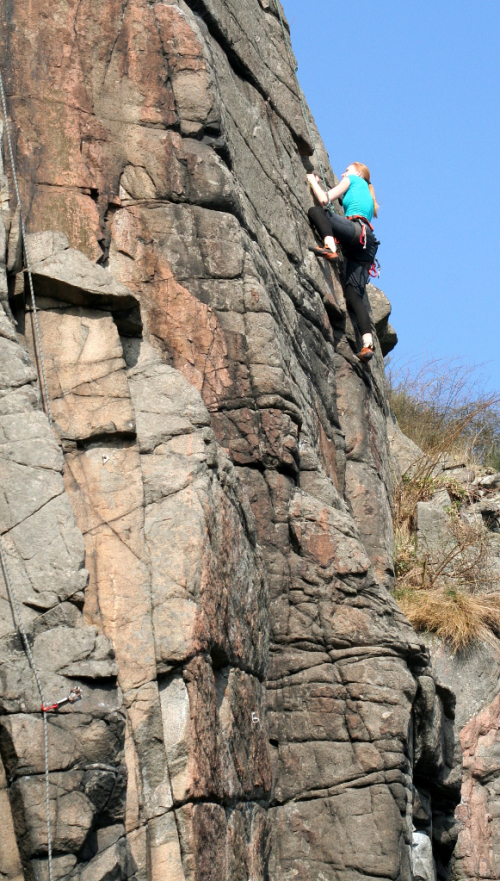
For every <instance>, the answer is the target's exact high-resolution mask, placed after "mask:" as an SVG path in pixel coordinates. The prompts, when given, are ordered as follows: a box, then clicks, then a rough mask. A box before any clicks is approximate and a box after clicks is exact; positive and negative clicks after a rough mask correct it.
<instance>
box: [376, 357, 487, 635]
mask: <svg viewBox="0 0 500 881" xmlns="http://www.w3.org/2000/svg"><path fill="white" fill-rule="evenodd" d="M442 368H443V365H442V363H441V362H437V361H433V362H432V363H431V364H428V365H424V367H423V368H422V370H421V371H419V372H418V374H416V375H415V374H411V373H410V370H409V369H408V368H406V369H405V370H404V371H402V370H398V371H394V370H389V372H388V393H389V400H390V403H391V407H392V409H393V412H394V414H395V416H396V418H397V420H398V423H399V425H400V428H401V430H402V431H403V432H404V433H405V434H406V435H407V436H408V437H409V438H410V439H411V440H413V441H414V443H416V444H417V445H418V446H419V447H420V449H421V450H422V455H421V457H420V458H419V459H417V460H416V461H415V462H413V464H412V465H411V467H409V468H408V469H407V470H406V472H405V473H404V474H403V475H402V477H401V478H400V479H399V480H397V481H396V486H395V490H394V498H393V516H394V532H395V558H394V568H395V576H396V579H395V588H394V595H395V598H396V600H397V602H398V604H399V605H400V607H401V609H402V611H403V612H404V614H405V615H406V617H407V618H408V619H409V620H410V622H411V623H412V624H413V626H414V627H415V629H416V630H420V631H428V632H432V633H436V634H437V635H438V636H439V637H440V638H441V639H443V640H444V641H445V642H446V643H448V645H450V647H451V648H452V649H453V650H454V651H459V650H461V649H464V648H467V647H468V646H470V645H471V644H472V643H474V642H476V641H496V638H497V637H500V592H499V591H498V590H496V583H497V578H498V574H497V573H496V572H495V566H494V563H495V557H498V556H499V555H500V545H499V538H498V537H497V536H495V535H494V534H493V533H492V532H491V531H490V529H489V528H488V526H489V525H490V524H488V523H487V522H485V521H484V519H483V518H482V516H481V514H480V513H478V512H477V511H476V508H475V502H476V500H477V487H475V486H474V485H473V484H472V483H471V482H470V480H469V479H467V480H466V482H465V483H464V482H461V481H460V480H458V479H457V478H456V477H453V476H452V473H453V468H454V467H455V468H456V467H458V466H459V465H461V466H463V468H464V469H465V473H467V472H468V473H469V474H470V473H471V471H472V469H474V470H476V471H478V470H479V471H482V472H483V473H484V472H485V471H486V470H487V469H491V468H492V467H493V468H494V469H496V470H500V411H499V407H498V400H499V399H498V398H497V397H496V396H487V395H485V394H483V393H481V391H480V390H479V389H478V386H477V383H476V381H475V379H474V371H472V370H471V369H470V368H468V367H463V366H462V365H459V364H458V365H457V364H454V365H451V367H450V365H448V366H447V367H446V369H442ZM440 496H441V507H439V503H436V505H437V507H436V509H435V510H436V511H437V512H438V514H439V517H440V518H441V521H443V523H442V526H441V530H442V531H441V534H440V536H439V541H436V540H434V541H433V542H431V543H430V546H427V544H426V541H425V538H422V536H421V535H420V532H419V530H418V522H417V520H418V512H419V510H421V508H420V507H419V503H420V502H430V503H431V505H432V503H433V501H434V500H436V499H438V498H439V497H440ZM443 496H444V497H445V498H447V499H448V501H449V504H447V505H446V507H443V505H442V497H443ZM422 507H423V508H426V506H425V505H424V506H422ZM438 519H439V518H438Z"/></svg>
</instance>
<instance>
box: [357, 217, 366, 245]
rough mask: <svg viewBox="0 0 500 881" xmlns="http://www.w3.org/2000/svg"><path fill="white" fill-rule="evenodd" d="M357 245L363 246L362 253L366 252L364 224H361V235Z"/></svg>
mask: <svg viewBox="0 0 500 881" xmlns="http://www.w3.org/2000/svg"><path fill="white" fill-rule="evenodd" d="M359 244H360V245H363V251H366V224H365V223H362V224H361V235H360V237H359Z"/></svg>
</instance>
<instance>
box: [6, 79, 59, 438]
mask: <svg viewBox="0 0 500 881" xmlns="http://www.w3.org/2000/svg"><path fill="white" fill-rule="evenodd" d="M0 97H1V100H2V112H3V118H4V120H5V133H6V135H7V145H8V148H9V156H10V164H11V168H12V178H13V181H14V189H15V191H16V199H17V204H18V206H19V214H20V222H21V236H22V240H23V250H24V259H25V262H26V270H27V273H28V282H29V289H30V296H31V309H32V312H33V323H34V325H35V337H36V341H35V350H36V359H37V363H39V364H40V369H39V372H38V376H39V379H40V387H41V389H42V390H43V391H42V403H43V404H44V409H45V413H46V414H47V419H48V420H49V423H50V427H51V428H53V422H52V413H51V410H50V400H49V390H48V387H47V378H46V376H45V362H44V360H43V351H42V341H41V338H40V328H39V326H38V313H37V308H36V301H35V291H34V288H33V278H32V275H31V266H30V261H29V255H28V248H27V246H26V228H25V226H24V218H23V211H22V206H21V196H20V193H19V185H18V183H17V174H16V163H15V161H14V150H13V149H12V140H11V137H10V127H9V120H8V117H7V101H6V99H5V90H4V87H3V77H2V72H1V71H0ZM44 398H45V401H44V400H43V399H44Z"/></svg>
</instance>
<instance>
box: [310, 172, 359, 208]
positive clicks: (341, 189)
mask: <svg viewBox="0 0 500 881" xmlns="http://www.w3.org/2000/svg"><path fill="white" fill-rule="evenodd" d="M307 180H308V181H309V183H310V185H311V189H312V191H313V193H314V195H315V196H316V198H317V200H318V202H319V203H320V205H328V202H333V200H334V199H338V198H339V197H340V196H343V194H344V193H346V192H347V190H348V189H349V187H350V185H351V181H350V180H349V178H348V177H344V178H343V179H342V180H341V181H340V183H339V184H337V186H336V187H333V189H331V190H328V193H325V191H324V189H323V187H322V186H320V183H319V181H318V178H317V177H316V175H315V174H308V175H307Z"/></svg>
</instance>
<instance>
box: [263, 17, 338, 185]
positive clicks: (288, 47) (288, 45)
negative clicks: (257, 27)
mask: <svg viewBox="0 0 500 881" xmlns="http://www.w3.org/2000/svg"><path fill="white" fill-rule="evenodd" d="M274 2H275V4H276V9H277V10H278V15H279V20H280V22H281V29H282V31H283V39H284V41H285V46H286V50H287V52H288V58H289V60H290V67H291V68H292V71H293V75H294V77H295V82H296V83H297V91H298V94H299V98H300V103H301V104H302V113H303V115H304V122H305V124H306V127H307V131H308V134H309V137H310V139H311V143H312V145H313V149H314V155H315V156H316V161H317V163H318V168H319V170H320V174H321V178H322V180H323V186H324V188H325V191H326V192H328V189H329V187H328V186H327V183H326V180H325V175H324V172H323V166H322V164H321V159H320V158H319V153H318V150H317V147H316V141H315V139H314V134H313V131H312V128H311V124H310V122H309V112H308V109H307V104H306V99H305V98H304V93H303V91H302V89H301V86H300V83H299V78H298V76H297V68H296V66H295V62H294V60H293V53H292V44H291V42H290V39H289V38H288V35H287V32H286V28H285V22H284V21H283V16H282V14H281V9H280V2H279V0H274Z"/></svg>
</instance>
